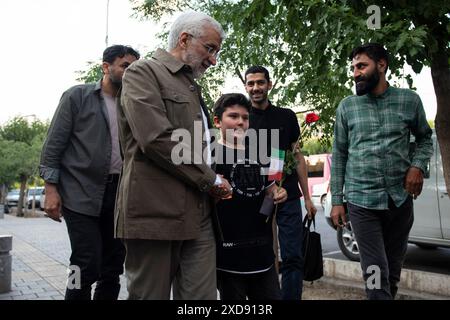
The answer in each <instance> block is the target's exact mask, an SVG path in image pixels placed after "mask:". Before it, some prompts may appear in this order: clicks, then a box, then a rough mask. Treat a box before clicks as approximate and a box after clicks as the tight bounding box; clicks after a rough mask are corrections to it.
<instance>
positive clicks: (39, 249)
mask: <svg viewBox="0 0 450 320" xmlns="http://www.w3.org/2000/svg"><path fill="white" fill-rule="evenodd" d="M37 216H38V217H33V218H17V217H15V216H11V215H8V214H5V215H4V219H0V234H9V235H12V236H13V248H12V251H11V255H12V284H11V289H12V291H10V292H8V293H3V294H0V300H62V299H64V292H65V286H66V279H67V266H68V264H69V258H70V242H69V237H68V235H67V228H66V224H65V223H64V220H63V222H62V223H58V222H55V221H53V220H50V219H49V218H47V217H45V216H44V215H43V213H42V212H39V211H38V214H37ZM121 284H122V287H121V291H120V295H119V299H121V300H123V299H126V297H127V291H126V285H125V284H126V280H125V277H124V276H122V277H121Z"/></svg>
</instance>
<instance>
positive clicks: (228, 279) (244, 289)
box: [217, 267, 281, 300]
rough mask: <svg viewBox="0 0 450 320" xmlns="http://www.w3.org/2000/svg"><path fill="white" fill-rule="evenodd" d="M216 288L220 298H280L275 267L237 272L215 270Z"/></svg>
mask: <svg viewBox="0 0 450 320" xmlns="http://www.w3.org/2000/svg"><path fill="white" fill-rule="evenodd" d="M217 288H218V289H219V292H220V299H221V300H246V298H248V300H280V299H281V294H280V285H279V283H278V275H277V272H276V271H275V268H274V267H272V268H270V269H269V270H268V271H265V272H259V273H251V274H237V273H231V272H225V271H221V270H217Z"/></svg>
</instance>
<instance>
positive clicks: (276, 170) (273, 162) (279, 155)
mask: <svg viewBox="0 0 450 320" xmlns="http://www.w3.org/2000/svg"><path fill="white" fill-rule="evenodd" d="M284 154H285V152H284V150H280V149H275V148H272V151H271V154H270V167H269V176H268V180H269V181H281V178H282V177H283V166H284Z"/></svg>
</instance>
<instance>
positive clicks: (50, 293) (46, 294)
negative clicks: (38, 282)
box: [37, 289, 61, 298]
mask: <svg viewBox="0 0 450 320" xmlns="http://www.w3.org/2000/svg"><path fill="white" fill-rule="evenodd" d="M37 295H38V297H50V298H51V297H53V296H58V295H61V292H59V291H57V290H54V289H53V290H52V291H46V292H40V293H38V294H37Z"/></svg>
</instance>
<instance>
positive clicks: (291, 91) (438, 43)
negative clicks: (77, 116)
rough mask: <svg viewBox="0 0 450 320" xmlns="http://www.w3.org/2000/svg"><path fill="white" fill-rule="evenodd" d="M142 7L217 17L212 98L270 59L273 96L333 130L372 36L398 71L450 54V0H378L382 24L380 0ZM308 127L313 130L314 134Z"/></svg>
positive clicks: (223, 1)
mask: <svg viewBox="0 0 450 320" xmlns="http://www.w3.org/2000/svg"><path fill="white" fill-rule="evenodd" d="M132 2H133V3H139V4H140V6H135V10H136V12H138V13H139V14H140V15H142V16H146V17H152V18H154V19H157V20H158V19H159V18H161V16H162V15H164V14H171V13H173V12H175V11H176V10H185V9H187V8H191V9H196V10H198V11H203V12H205V13H208V14H210V15H211V16H213V17H214V18H216V19H217V20H218V21H219V22H220V23H221V24H222V25H223V27H224V29H225V31H226V32H227V34H228V37H227V39H226V40H225V41H224V43H223V45H222V52H221V56H220V63H219V64H218V66H217V67H216V68H214V70H213V71H212V72H211V71H208V72H207V74H206V76H205V77H204V78H203V79H202V80H201V81H202V82H203V83H205V84H207V86H204V88H205V89H206V91H205V92H204V94H205V97H206V100H207V101H208V103H209V104H210V105H212V103H213V101H214V100H215V99H217V98H218V96H219V94H220V92H219V90H218V88H220V86H221V83H223V79H225V76H226V75H229V74H234V76H235V77H236V78H238V77H242V76H243V72H244V71H245V70H246V68H247V67H248V66H250V65H253V64H259V65H264V66H267V67H268V68H269V70H270V71H271V75H272V78H273V79H274V81H275V85H274V88H273V90H272V92H271V96H270V99H271V100H272V101H273V102H274V103H275V104H277V105H280V106H286V107H293V106H297V105H303V106H305V107H306V108H307V109H310V110H316V111H317V113H319V115H320V117H321V120H320V122H319V123H318V124H317V125H318V126H320V130H321V132H322V133H323V134H324V135H325V136H328V137H329V136H331V134H332V128H333V123H334V114H335V109H336V108H337V106H338V104H339V102H340V100H342V98H344V97H345V96H347V95H350V94H352V92H351V86H352V84H353V80H352V78H351V74H350V72H349V61H348V54H349V53H350V52H351V50H352V49H353V48H354V47H355V46H357V45H359V44H362V43H365V42H369V41H371V42H379V43H383V44H384V45H385V46H386V48H387V49H388V51H389V52H391V53H394V54H392V56H391V60H390V70H391V72H392V73H391V76H392V75H395V76H396V77H400V78H402V77H405V78H406V79H407V82H408V84H409V85H410V87H413V82H412V78H411V76H410V75H408V74H403V66H404V64H405V63H407V64H409V65H411V66H412V69H413V70H414V72H420V70H421V69H422V67H423V65H430V64H431V62H432V57H433V54H435V53H436V52H445V54H446V55H447V57H449V56H450V49H449V43H450V38H449V28H448V25H449V23H450V16H449V14H448V13H449V12H450V2H449V1H447V0H439V1H438V0H435V1H432V2H430V1H414V2H411V1H406V0H400V1H378V3H377V5H378V6H380V9H381V29H378V30H370V29H368V27H367V25H366V20H367V19H368V18H369V14H368V13H367V11H366V10H367V8H368V6H370V5H372V4H373V1H366V0H363V1H356V0H328V1H323V0H298V1H291V0H254V1H246V0H235V1H227V0H209V1H201V2H200V1H197V2H191V1H182V0H175V1H169V2H167V1H162V0H160V1H157V0H152V1H149V0H147V1H132ZM312 132H313V131H312V130H307V132H306V134H304V136H305V137H307V136H308V135H309V136H310V135H311V134H312Z"/></svg>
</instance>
